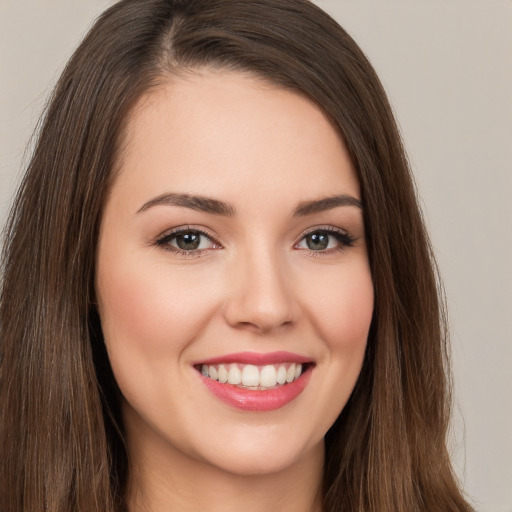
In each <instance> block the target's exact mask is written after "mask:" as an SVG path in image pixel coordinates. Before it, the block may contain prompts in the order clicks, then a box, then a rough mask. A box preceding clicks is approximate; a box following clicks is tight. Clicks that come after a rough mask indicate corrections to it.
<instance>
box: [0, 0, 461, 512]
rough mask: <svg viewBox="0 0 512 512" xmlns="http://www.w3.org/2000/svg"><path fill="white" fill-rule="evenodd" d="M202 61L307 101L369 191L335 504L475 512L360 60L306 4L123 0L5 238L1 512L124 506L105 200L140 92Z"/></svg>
mask: <svg viewBox="0 0 512 512" xmlns="http://www.w3.org/2000/svg"><path fill="white" fill-rule="evenodd" d="M204 68H214V69H219V70H229V71H238V72H248V73H250V74H251V75H254V76H256V77H261V78H262V79H264V80H266V81H270V82H271V83H273V84H275V85H278V86H280V87H284V88H288V89H290V90H294V91H299V92H301V93H302V94H305V95H307V96H308V97H309V98H310V99H311V100H312V101H314V102H315V103H316V104H318V105H319V106H320V107H321V108H322V109H323V110H324V112H325V113H326V114H327V115H328V117H329V118H330V119H331V120H332V122H333V125H334V126H335V127H336V129H337V130H338V131H339V133H340V136H341V137H342V138H343V139H344V141H345V144H346V146H347V148H348V150H349V153H350V156H351V158H352V161H353V163H354V166H355V169H356V171H357V175H358V178H359V181H360V184H361V192H362V201H363V204H364V212H365V213H364V215H365V226H366V233H367V244H368V251H369V259H370V265H371V272H372V276H373V283H374V289H375V311H374V318H373V321H372V325H371V329H370V335H369V339H368V347H367V351H366V355H365V361H364V364H363V369H362V372H361V375H360V377H359V379H358V382H357V384H356V388H355V390H354V392H353V394H352V396H351V398H350V400H349V402H348V403H347V405H346V406H345V408H344V410H343V411H342V413H341V415H340V417H339V418H338V420H337V421H336V423H335V424H334V425H333V426H332V428H331V429H330V430H329V432H328V433H327V435H326V462H325V476H324V489H323V492H324V503H323V509H324V511H325V512H334V511H337V512H340V511H347V512H348V511H350V512H354V511H359V512H377V511H378V512H380V511H382V510H394V511H397V512H420V511H421V512H427V511H428V512H432V511H436V510H439V511H443V512H446V511H470V510H471V507H470V506H469V505H468V504H467V503H466V502H465V500H464V499H463V497H462V496H461V493H460V491H459V489H458V485H457V483H456V480H455V478H454V475H453V471H452V468H451V465H450V460H449V456H448V452H447V448H446V434H447V428H448V420H449V411H450V407H449V405H450V402H449V391H450V390H449V379H448V377H447V376H449V366H448V357H447V349H446V327H445V322H444V320H445V319H444V316H443V307H442V304H441V303H440V297H442V294H441V292H440V290H439V286H438V282H437V280H436V271H435V263H434V260H433V256H432V251H431V248H430V245H429V242H428V237H427V235H426V232H425V229H424V224H423V221H422V218H421V214H420V211H419V208H418V205H417V200H416V195H415V190H414V184H413V181H412V178H411V175H410V171H409V167H408V163H407V160H406V157H405V152H404V149H403V145H402V143H401V139H400V134H399V132H398V129H397V126H396V123H395V121H394V118H393V115H392V112H391V108H390V106H389V104H388V101H387V98H386V95H385V93H384V90H383V88H382V86H381V84H380V82H379V80H378V78H377V76H376V74H375V72H374V70H373V68H372V67H371V65H370V64H369V62H368V60H367V59H366V57H365V56H364V54H363V53H362V52H361V50H360V49H359V48H358V46H357V45H356V44H355V42H354V41H353V40H352V39H351V38H350V36H349V35H348V34H347V33H346V32H345V31H344V30H343V29H342V28H341V27H340V26H339V25H338V24H337V23H336V22H335V21H334V20H332V19H331V18H330V17H329V16H328V15H327V14H325V13H324V12H323V11H321V10H320V9H319V8H318V7H315V6H314V5H313V4H311V3H310V2H308V1H306V0H250V1H249V0H209V1H208V2H205V1H204V0H188V1H187V0H181V1H180V0H121V1H120V2H118V3H116V4H114V5H113V6H112V7H111V8H109V9H108V10H107V11H105V13H104V14H103V15H102V16H101V17H100V18H99V19H98V20H97V22H96V23H95V25H94V27H93V28H92V29H91V31H90V32H89V34H88V35H87V36H86V38H85V39H84V41H83V42H82V44H81V45H80V47H79V48H78V49H77V51H76V52H75V54H74V55H73V57H72V58H71V60H70V61H69V63H68V65H67V67H66V69H65V70H64V72H63V74H62V76H61V78H60V80H59V82H58V84H57V87H56V89H55V92H54V94H53V96H52V98H51V100H50V102H49V104H48V107H47V109H46V115H45V118H44V122H43V125H42V129H41V132H40V135H39V139H38V143H37V145H36V148H35V151H34V154H33V157H32V160H31V162H30V164H29V166H28V169H27V173H26V175H25V179H24V181H23V183H22V185H21V188H20V190H19V193H18V196H17V199H16V201H15V203H14V206H13V209H12V212H11V216H10V219H9V223H8V228H7V231H6V244H5V248H4V256H3V274H4V277H3V283H2V289H1V296H0V301H1V302H0V329H1V331H0V336H1V345H0V453H2V458H1V461H0V510H6V511H7V510H9V511H10V512H29V511H30V512H33V511H34V510H45V511H46V510H47V511H52V512H57V511H62V512H70V511H88V512H89V511H109V512H114V511H120V510H123V509H124V507H125V504H124V498H123V496H124V492H125V486H126V482H127V474H128V454H127V453H126V449H125V447H124V443H123V434H122V432H123V427H122V421H121V417H120V413H119V390H118V388H117V385H116V383H115V380H114V377H113V375H112V371H111V369H110V365H109V363H108V358H107V355H106V351H105V347H104V343H103V338H102V334H101V325H100V321H99V317H98V313H97V311H96V306H95V302H96V300H95V291H94V282H95V260H96V248H97V240H98V232H99V227H100V222H101V217H102V208H103V205H104V203H105V199H106V195H107V194H108V191H109V189H110V186H111V183H112V180H113V179H114V178H115V171H116V169H117V168H118V166H119V162H120V161H121V159H122V153H123V149H124V147H123V140H124V139H123V137H124V135H125V134H126V126H127V123H128V120H129V114H130V112H131V111H132V109H133V108H134V105H135V104H136V102H137V100H138V99H139V98H140V97H141V96H142V95H143V94H145V93H148V91H151V89H152V88H154V87H158V85H159V84H161V83H162V82H163V81H165V80H168V79H172V78H173V77H179V76H180V73H187V72H190V71H192V72H194V71H196V70H201V69H204Z"/></svg>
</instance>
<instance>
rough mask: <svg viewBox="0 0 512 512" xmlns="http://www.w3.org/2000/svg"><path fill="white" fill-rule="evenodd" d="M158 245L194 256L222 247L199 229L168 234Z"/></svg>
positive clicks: (181, 230) (158, 241)
mask: <svg viewBox="0 0 512 512" xmlns="http://www.w3.org/2000/svg"><path fill="white" fill-rule="evenodd" d="M156 245H158V246H161V247H163V248H164V249H166V250H168V251H172V252H176V253H180V254H184V255H189V254H194V253H198V252H201V251H206V250H208V249H218V248H219V247H220V246H219V245H218V244H217V243H216V242H214V241H213V239H212V238H211V237H210V236H209V235H208V234H207V233H205V232H203V231H201V230H199V229H190V228H186V229H179V230H174V231H172V232H171V233H167V234H166V235H164V236H163V237H161V238H160V239H158V240H157V242H156Z"/></svg>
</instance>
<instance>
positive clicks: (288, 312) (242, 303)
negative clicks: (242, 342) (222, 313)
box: [226, 245, 295, 332]
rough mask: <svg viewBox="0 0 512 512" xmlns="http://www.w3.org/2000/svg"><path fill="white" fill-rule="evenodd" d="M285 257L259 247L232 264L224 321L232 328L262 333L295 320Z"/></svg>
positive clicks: (268, 248) (243, 254)
mask: <svg viewBox="0 0 512 512" xmlns="http://www.w3.org/2000/svg"><path fill="white" fill-rule="evenodd" d="M289 280H290V277H289V273H288V269H287V265H286V259H285V256H284V255H282V254H280V252H279V251H278V250H277V249H276V248H272V247H269V245H266V246H260V247H258V248H257V249H254V250H248V251H242V252H241V253H240V254H238V255H237V257H236V261H234V262H233V267H232V275H231V283H232V285H231V287H230V288H231V290H230V292H229V298H228V303H227V307H226V319H227V321H228V323H230V324H231V325H233V326H235V325H237V326H245V327H251V328H253V329H255V330H258V331H261V332H265V331H269V330H271V329H273V328H276V327H279V326H282V325H285V324H289V323H291V322H293V321H294V319H295V301H294V297H293V292H292V287H291V283H290V282H289Z"/></svg>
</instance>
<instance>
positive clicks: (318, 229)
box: [294, 226, 356, 258]
mask: <svg viewBox="0 0 512 512" xmlns="http://www.w3.org/2000/svg"><path fill="white" fill-rule="evenodd" d="M312 234H322V235H327V236H329V237H333V238H335V239H336V240H337V241H338V242H339V245H338V246H337V247H332V248H331V249H326V250H321V251H315V250H313V249H303V250H305V251H307V253H308V255H309V256H311V257H313V258H322V257H325V256H328V255H330V254H333V253H338V252H341V251H344V250H345V249H346V248H347V247H353V246H354V243H355V242H356V238H355V237H353V236H351V235H350V234H349V233H347V232H346V231H345V230H343V229H340V228H335V227H333V226H314V227H312V228H310V229H308V230H307V231H306V232H304V233H302V234H301V236H300V239H299V241H298V242H297V243H295V244H294V247H296V246H297V245H298V244H299V243H301V242H302V241H303V240H304V239H305V238H306V237H307V236H308V235H312Z"/></svg>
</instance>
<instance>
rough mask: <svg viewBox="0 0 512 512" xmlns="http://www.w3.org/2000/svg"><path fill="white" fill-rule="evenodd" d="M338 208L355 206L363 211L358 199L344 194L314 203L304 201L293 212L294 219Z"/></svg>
mask: <svg viewBox="0 0 512 512" xmlns="http://www.w3.org/2000/svg"><path fill="white" fill-rule="evenodd" d="M338 206H355V207H357V208H360V209H361V210H362V209H363V203H362V202H361V200H360V199H357V198H356V197H353V196H348V195H346V194H340V195H336V196H331V197H324V198H322V199H316V200H314V201H304V202H302V203H299V205H298V206H297V208H295V212H294V214H293V216H294V217H303V216H306V215H312V214H314V213H319V212H324V211H326V210H332V209H333V208H337V207H338Z"/></svg>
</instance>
